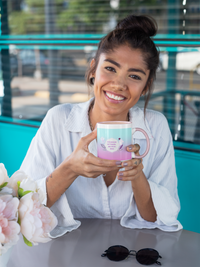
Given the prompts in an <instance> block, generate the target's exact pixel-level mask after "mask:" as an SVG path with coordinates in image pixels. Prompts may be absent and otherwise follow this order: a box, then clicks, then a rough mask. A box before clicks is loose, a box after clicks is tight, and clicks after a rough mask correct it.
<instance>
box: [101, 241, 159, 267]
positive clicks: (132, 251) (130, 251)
mask: <svg viewBox="0 0 200 267" xmlns="http://www.w3.org/2000/svg"><path fill="white" fill-rule="evenodd" d="M120 248H121V249H123V250H126V251H127V256H126V257H125V258H124V259H118V260H114V259H110V258H109V257H108V255H107V254H108V252H109V250H112V249H120ZM144 250H146V251H153V252H154V253H157V254H158V255H157V259H155V261H154V262H152V263H150V264H145V263H141V262H140V261H139V260H138V253H141V252H142V251H144ZM130 255H131V256H134V257H136V260H137V261H138V262H139V263H140V264H142V265H152V264H154V263H156V264H157V265H162V264H161V262H159V261H157V260H158V258H162V257H161V256H160V255H159V253H158V251H157V250H155V249H152V248H143V249H140V250H138V251H135V250H128V249H127V248H126V247H124V246H121V245H114V246H111V247H109V248H108V249H107V250H105V251H104V253H103V254H102V255H101V257H106V256H107V257H108V259H109V260H111V261H122V260H125V259H126V258H128V256H130ZM147 256H148V255H147Z"/></svg>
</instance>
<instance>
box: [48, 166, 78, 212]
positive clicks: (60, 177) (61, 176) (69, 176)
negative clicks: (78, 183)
mask: <svg viewBox="0 0 200 267" xmlns="http://www.w3.org/2000/svg"><path fill="white" fill-rule="evenodd" d="M76 178H77V176H76V175H75V174H74V173H73V172H72V171H71V170H70V168H67V165H66V163H65V164H63V163H62V164H61V165H59V166H58V167H57V168H56V169H55V170H54V171H53V172H52V173H51V174H50V175H49V176H48V177H47V179H46V190H47V207H49V208H50V207H51V206H52V205H53V204H54V203H55V202H56V201H57V200H58V199H59V198H60V197H61V195H62V194H63V193H64V192H65V191H66V190H67V188H68V187H69V186H70V185H71V184H72V183H73V182H74V180H75V179H76Z"/></svg>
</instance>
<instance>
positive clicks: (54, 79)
mask: <svg viewBox="0 0 200 267" xmlns="http://www.w3.org/2000/svg"><path fill="white" fill-rule="evenodd" d="M45 33H46V34H54V33H56V27H55V4H54V0H45ZM48 59H49V67H48V78H49V101H50V103H49V104H50V107H53V106H54V105H57V104H58V103H59V99H58V96H59V88H58V81H59V76H58V51H57V50H55V49H49V50H48Z"/></svg>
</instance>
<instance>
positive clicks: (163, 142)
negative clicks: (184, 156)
mask: <svg viewBox="0 0 200 267" xmlns="http://www.w3.org/2000/svg"><path fill="white" fill-rule="evenodd" d="M160 117H161V118H160ZM157 119H161V120H160V123H159V122H158V121H157V122H156V124H158V125H159V129H157V132H156V129H152V132H153V135H154V139H153V147H151V152H150V153H151V156H150V157H149V161H148V162H146V164H148V166H147V168H145V170H146V171H144V173H145V176H146V178H147V180H148V183H149V186H150V190H151V196H152V200H153V204H154V207H155V209H156V213H157V219H156V221H155V222H149V221H145V220H144V219H143V218H142V217H141V215H140V213H139V210H138V208H137V205H136V203H135V200H134V194H133V195H132V196H131V199H130V206H129V208H128V209H127V211H126V213H125V214H124V216H123V217H122V219H121V225H122V226H125V227H129V228H140V229H141V228H149V229H152V228H159V229H161V230H163V231H178V230H180V229H182V228H183V227H182V225H181V224H180V222H179V221H178V220H177V217H178V213H179V211H180V201H179V197H178V192H177V176H176V169H175V158H174V148H173V142H172V137H171V133H170V130H169V127H168V123H167V121H166V119H165V118H164V116H163V115H162V116H160V115H159V117H158V118H157Z"/></svg>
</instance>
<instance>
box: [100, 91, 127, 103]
mask: <svg viewBox="0 0 200 267" xmlns="http://www.w3.org/2000/svg"><path fill="white" fill-rule="evenodd" d="M104 93H105V95H106V96H107V97H108V98H110V99H113V100H117V101H122V100H124V99H125V98H126V97H122V96H118V95H114V94H112V93H109V92H105V91H104Z"/></svg>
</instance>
